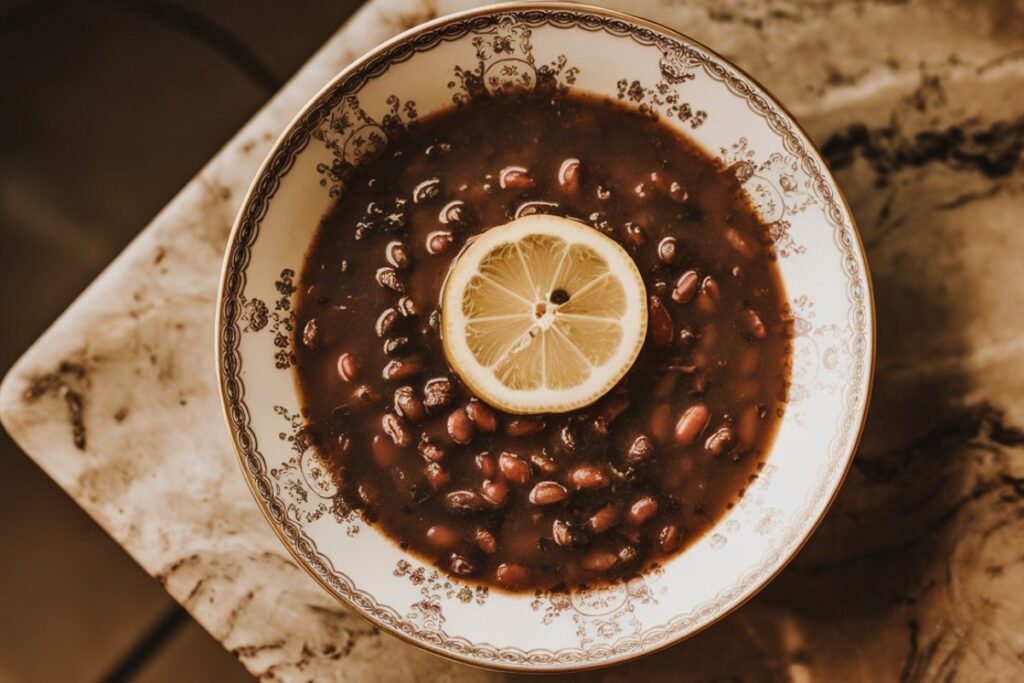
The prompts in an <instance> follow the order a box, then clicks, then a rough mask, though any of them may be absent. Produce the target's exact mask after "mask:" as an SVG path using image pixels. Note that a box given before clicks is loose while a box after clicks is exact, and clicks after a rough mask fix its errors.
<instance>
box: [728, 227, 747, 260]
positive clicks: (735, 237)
mask: <svg viewBox="0 0 1024 683" xmlns="http://www.w3.org/2000/svg"><path fill="white" fill-rule="evenodd" d="M725 241H726V242H728V243H729V246H730V247H732V248H733V250H734V251H735V252H736V253H737V254H739V255H740V256H742V257H743V258H745V259H750V258H753V257H754V245H752V244H751V243H750V242H749V241H748V240H747V238H746V237H744V236H743V234H742V233H741V232H740V231H739V230H737V229H736V228H728V229H726V231H725Z"/></svg>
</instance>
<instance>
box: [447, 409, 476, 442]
mask: <svg viewBox="0 0 1024 683" xmlns="http://www.w3.org/2000/svg"><path fill="white" fill-rule="evenodd" d="M448 436H450V437H451V439H452V441H454V442H455V443H458V444H467V443H469V442H470V441H472V440H473V423H472V422H470V421H469V417H468V416H467V415H466V411H464V410H459V409H456V410H453V411H452V412H451V414H450V415H448Z"/></svg>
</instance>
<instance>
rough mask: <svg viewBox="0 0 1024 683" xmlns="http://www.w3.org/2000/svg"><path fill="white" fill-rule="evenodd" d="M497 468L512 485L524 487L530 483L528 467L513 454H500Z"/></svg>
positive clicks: (505, 452)
mask: <svg viewBox="0 0 1024 683" xmlns="http://www.w3.org/2000/svg"><path fill="white" fill-rule="evenodd" d="M498 467H499V468H500V469H501V473H502V474H503V475H504V476H505V478H506V479H508V480H509V481H510V482H512V483H513V484H518V485H519V486H524V485H526V484H527V483H529V481H530V466H529V465H528V464H527V463H526V461H524V460H523V459H522V458H520V457H519V456H518V455H516V454H515V453H509V452H507V451H504V452H502V454H501V455H499V456H498Z"/></svg>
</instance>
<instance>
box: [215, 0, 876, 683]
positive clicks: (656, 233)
mask: <svg viewBox="0 0 1024 683" xmlns="http://www.w3.org/2000/svg"><path fill="white" fill-rule="evenodd" d="M218 306H219V310H218V321H217V364H218V372H219V373H220V387H221V393H222V398H223V403H224V410H225V416H226V419H227V424H228V428H229V431H230V432H231V435H232V438H233V441H234V444H235V446H236V449H237V452H238V458H239V462H240V464H241V468H242V472H243V476H244V477H245V478H246V480H247V482H248V484H249V486H250V488H251V490H252V492H253V495H254V497H255V500H256V503H257V505H258V506H259V507H260V508H261V510H262V511H263V512H264V514H265V516H266V518H267V521H268V523H269V524H270V526H271V527H272V528H273V529H274V531H275V532H276V533H277V534H278V536H279V537H280V539H281V541H282V542H283V543H284V545H285V546H286V547H287V548H288V550H289V551H290V552H291V553H292V555H293V556H294V557H295V559H296V561H297V562H298V563H299V564H300V565H301V566H302V567H303V568H304V569H306V570H307V571H308V572H309V574H310V575H311V576H312V577H313V578H314V579H315V580H316V581H318V582H319V583H320V584H321V585H322V586H323V587H324V589H325V590H327V591H328V592H330V593H331V594H332V595H334V596H335V597H336V598H337V599H338V600H339V601H340V602H341V603H343V604H344V605H346V606H347V607H349V608H351V609H352V610H354V611H355V612H357V613H359V614H360V615H362V616H364V617H365V618H367V619H368V620H369V621H371V622H372V623H374V624H375V625H377V626H378V627H380V628H381V629H382V630H385V631H387V632H389V633H391V634H393V635H395V636H398V637H400V638H403V639H405V640H408V641H410V642H412V643H414V644H416V645H418V646H421V647H423V648H425V649H427V650H429V651H431V652H434V653H436V654H439V655H442V656H446V657H450V658H453V659H457V660H460V661H464V662H467V663H470V664H475V665H479V666H484V667H490V668H496V669H505V670H511V671H533V672H537V671H570V670H577V669H585V668H590V667H597V666H604V665H609V664H613V663H616V662H621V661H624V660H627V659H630V658H633V657H637V656H640V655H643V654H647V653H650V652H652V651H655V650H657V649H660V648H663V647H665V646H667V645H670V644H672V643H674V642H677V641H679V640H682V639H684V638H686V637H688V636H690V635H692V634H694V633H696V632H697V631H699V630H701V629H702V628H704V627H706V626H708V625H710V624H711V623H713V622H714V621H716V620H718V619H720V618H722V617H723V616H725V615H726V614H728V613H729V612H730V611H731V610H732V609H734V608H735V607H736V606H738V605H739V604H741V603H742V602H743V601H745V600H746V599H748V598H749V597H750V596H752V595H753V594H754V593H755V592H756V591H757V590H758V589H759V588H761V587H762V586H763V585H765V583H767V582H768V581H769V580H770V579H771V578H772V577H773V576H774V575H775V574H777V573H778V572H779V571H780V570H781V569H782V567H783V566H784V565H785V563H786V562H787V561H788V560H789V559H790V558H791V557H792V556H793V555H794V554H795V553H796V552H797V551H798V550H799V548H800V547H801V545H802V544H803V543H804V542H805V541H806V539H807V538H808V537H809V535H810V534H811V532H812V531H813V530H814V528H815V526H816V525H817V523H818V522H819V520H820V519H821V518H822V516H823V515H824V514H825V512H826V510H827V508H828V506H829V504H830V502H831V501H832V499H833V497H834V496H835V494H836V492H837V490H838V488H839V486H840V484H841V482H842V479H843V476H844V474H845V472H846V470H847V467H848V465H849V463H850V460H851V459H852V457H853V453H854V450H855V447H856V443H857V439H858V437H859V433H860V429H861V426H862V423H863V420H864V416H865V411H866V405H867V400H868V394H869V390H870V382H871V371H872V364H873V358H874V313H873V302H872V297H871V289H870V280H869V274H868V269H867V263H866V260H865V256H864V252H863V248H862V246H861V244H860V240H859V237H858V234H857V229H856V226H855V225H854V223H853V218H852V216H851V215H850V211H849V209H848V207H847V206H846V204H845V202H844V200H843V198H842V194H841V191H840V189H839V188H838V186H837V185H836V183H835V180H834V179H833V178H832V176H831V174H830V173H829V171H828V169H827V168H826V166H825V164H824V162H823V160H822V158H821V156H820V154H819V153H818V152H817V150H816V149H815V148H814V146H813V145H812V143H811V142H810V140H809V139H808V138H807V136H806V134H805V133H804V132H803V131H802V130H801V129H800V128H799V126H798V125H797V124H796V122H795V121H793V119H792V118H791V117H790V116H789V115H788V114H787V113H786V112H785V110H784V109H783V108H782V106H781V105H780V104H778V103H777V102H776V101H775V100H774V99H773V98H772V97H771V95H770V94H768V93H767V92H766V91H765V90H764V89H763V88H761V87H760V86H759V85H758V84H757V83H756V82H755V81H754V80H753V79H752V78H751V77H750V76H747V75H746V74H744V73H743V72H741V71H740V70H739V69H737V68H736V67H735V66H733V65H731V64H730V63H729V62H728V61H727V60H725V59H724V58H722V57H721V56H719V55H717V54H715V53H714V52H713V51H712V50H711V49H709V48H707V47H705V46H703V45H700V44H699V43H697V42H695V41H693V40H692V39H690V38H687V37H686V36H685V35H682V34H680V33H677V32H676V31H673V30H671V29H668V28H665V27H662V26H659V25H657V24H654V23H652V22H649V21H646V20H644V19H640V18H636V17H631V16H628V15H624V14H621V13H618V12H613V11H610V10H604V9H600V8H595V7H586V6H580V5H570V4H561V3H536V4H524V5H507V6H494V7H489V8H482V9H478V10H472V11H469V12H465V13H461V14H457V15H452V16H450V17H444V18H441V19H438V20H436V21H432V22H429V23H427V24H424V25H422V26H420V27H417V28H414V29H412V30H410V31H408V32H406V33H404V34H402V35H401V36H399V37H397V38H395V39H393V40H391V41H389V42H387V43H385V44H383V45H381V46H380V47H379V48H377V49H376V50H374V51H372V52H371V53H369V54H367V55H366V56H364V57H362V58H360V59H359V60H357V61H356V62H354V63H353V64H352V65H351V66H349V67H348V68H347V69H345V70H344V71H342V72H341V73H340V74H338V76H337V77H336V78H335V79H334V80H332V81H331V82H330V83H329V84H327V85H326V87H325V88H324V89H323V90H322V91H321V92H320V93H319V94H318V95H317V96H316V97H315V98H314V99H313V100H312V101H311V102H309V103H308V104H307V105H306V106H305V107H304V108H303V110H302V112H301V113H300V114H299V115H298V116H297V117H296V118H295V119H294V120H293V121H292V123H291V124H290V125H289V126H288V128H287V129H286V130H285V131H284V132H283V133H282V135H281V137H280V139H279V140H278V141H277V143H276V144H275V146H274V148H273V150H272V151H271V153H270V155H269V156H268V158H267V159H266V161H265V162H264V164H263V166H262V167H261V169H260V171H259V173H258V175H257V177H256V179H255V180H254V182H253V185H252V187H251V189H250V191H249V193H248V195H247V196H246V198H245V201H244V203H243V206H242V208H241V210H240V212H239V216H238V219H237V221H236V224H235V226H234V229H233V231H232V234H231V238H230V240H229V244H228V247H227V252H226V255H225V262H224V271H223V275H222V282H221V290H220V298H219V303H218Z"/></svg>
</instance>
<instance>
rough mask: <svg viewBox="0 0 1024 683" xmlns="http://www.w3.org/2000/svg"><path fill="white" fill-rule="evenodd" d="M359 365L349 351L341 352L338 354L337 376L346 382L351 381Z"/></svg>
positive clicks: (356, 373)
mask: <svg viewBox="0 0 1024 683" xmlns="http://www.w3.org/2000/svg"><path fill="white" fill-rule="evenodd" d="M358 374H359V367H358V366H357V365H356V359H355V358H354V357H353V356H352V354H351V353H343V354H341V355H340V356H338V376H339V377H341V379H343V380H344V381H346V382H351V381H352V380H354V379H355V378H356V376H358Z"/></svg>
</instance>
